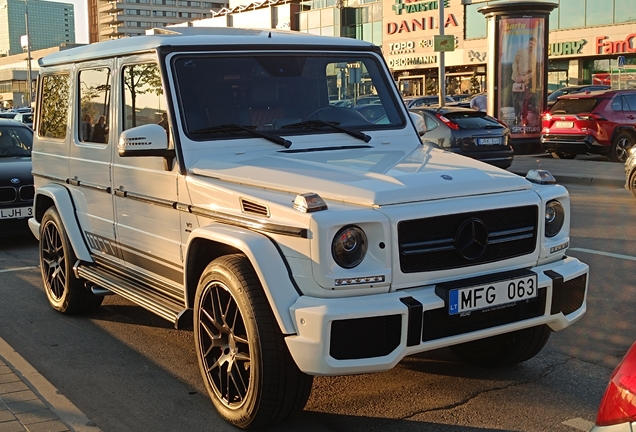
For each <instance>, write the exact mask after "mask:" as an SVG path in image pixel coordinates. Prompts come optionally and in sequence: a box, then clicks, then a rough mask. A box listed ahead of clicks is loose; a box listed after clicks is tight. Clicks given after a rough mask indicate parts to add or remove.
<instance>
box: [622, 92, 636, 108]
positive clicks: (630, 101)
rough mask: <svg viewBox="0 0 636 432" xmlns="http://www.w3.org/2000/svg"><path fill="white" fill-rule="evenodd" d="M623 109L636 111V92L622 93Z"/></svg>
mask: <svg viewBox="0 0 636 432" xmlns="http://www.w3.org/2000/svg"><path fill="white" fill-rule="evenodd" d="M623 111H636V93H628V94H624V95H623Z"/></svg>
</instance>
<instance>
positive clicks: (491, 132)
mask: <svg viewBox="0 0 636 432" xmlns="http://www.w3.org/2000/svg"><path fill="white" fill-rule="evenodd" d="M410 111H411V112H414V113H417V114H420V115H422V116H423V117H424V124H425V130H424V131H423V132H424V133H423V134H422V133H420V135H421V137H422V141H428V142H432V143H434V144H436V145H437V146H438V147H440V148H442V149H444V150H448V151H452V152H453V153H457V154H461V155H464V156H468V157H471V158H473V159H477V160H480V161H482V162H486V163H489V164H491V165H494V166H497V167H499V168H504V169H505V168H508V167H509V166H510V165H511V164H512V160H513V158H514V150H513V149H512V146H511V144H510V130H509V129H508V127H507V126H506V125H504V124H503V123H501V122H500V121H499V120H497V119H495V118H494V117H490V116H489V115H487V114H486V113H485V112H482V111H475V110H472V109H467V108H457V107H448V108H437V109H435V108H412V109H411V110H410Z"/></svg>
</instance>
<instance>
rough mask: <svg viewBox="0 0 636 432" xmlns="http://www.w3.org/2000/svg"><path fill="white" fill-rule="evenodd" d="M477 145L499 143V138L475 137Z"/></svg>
mask: <svg viewBox="0 0 636 432" xmlns="http://www.w3.org/2000/svg"><path fill="white" fill-rule="evenodd" d="M477 145H501V138H477Z"/></svg>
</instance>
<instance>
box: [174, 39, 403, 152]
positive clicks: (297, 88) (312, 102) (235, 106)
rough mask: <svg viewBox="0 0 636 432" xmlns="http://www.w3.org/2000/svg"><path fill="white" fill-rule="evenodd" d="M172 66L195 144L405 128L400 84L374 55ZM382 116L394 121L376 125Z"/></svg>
mask: <svg viewBox="0 0 636 432" xmlns="http://www.w3.org/2000/svg"><path fill="white" fill-rule="evenodd" d="M172 65H173V68H174V73H175V78H176V79H175V82H176V83H177V84H176V85H177V92H178V101H179V106H180V112H181V120H182V124H183V127H184V131H185V133H186V134H187V135H188V136H189V137H190V138H191V139H193V140H213V139H227V138H232V137H242V138H244V137H246V136H256V134H254V133H253V132H250V130H252V131H257V132H261V136H262V135H271V136H289V135H299V134H308V133H334V131H338V130H339V131H341V132H344V129H346V130H348V131H369V130H374V129H390V128H395V127H403V126H404V125H405V124H406V121H405V118H404V117H403V113H402V111H401V109H400V108H399V107H400V106H399V105H398V103H397V98H396V96H395V89H394V87H393V86H394V84H393V82H391V81H387V76H386V74H385V72H384V71H383V70H382V66H381V64H380V62H379V59H378V58H377V57H376V56H374V55H372V54H356V55H353V54H350V53H349V54H325V53H305V52H299V53H284V54H272V53H267V54H253V55H249V56H236V55H235V56H223V55H212V54H209V55H205V54H197V55H194V54H192V55H178V56H175V58H174V59H173V61H172ZM383 116H386V118H387V121H386V122H385V123H384V122H383V123H381V124H378V123H376V122H377V120H378V118H380V117H383ZM321 122H323V123H330V124H332V125H336V126H339V127H340V129H335V128H332V127H320V126H321ZM220 126H222V127H220ZM326 126H329V125H326Z"/></svg>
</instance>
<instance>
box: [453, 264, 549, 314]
mask: <svg viewBox="0 0 636 432" xmlns="http://www.w3.org/2000/svg"><path fill="white" fill-rule="evenodd" d="M536 296H537V275H536V274H534V273H533V274H527V275H525V276H522V277H517V278H513V279H506V280H501V281H497V282H489V283H484V284H480V285H473V286H469V287H464V288H457V289H453V290H450V291H449V292H448V313H449V315H457V314H462V313H466V312H472V311H477V310H482V309H491V308H496V307H498V306H503V305H506V304H511V303H515V302H517V301H520V300H527V299H531V298H535V297H536Z"/></svg>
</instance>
